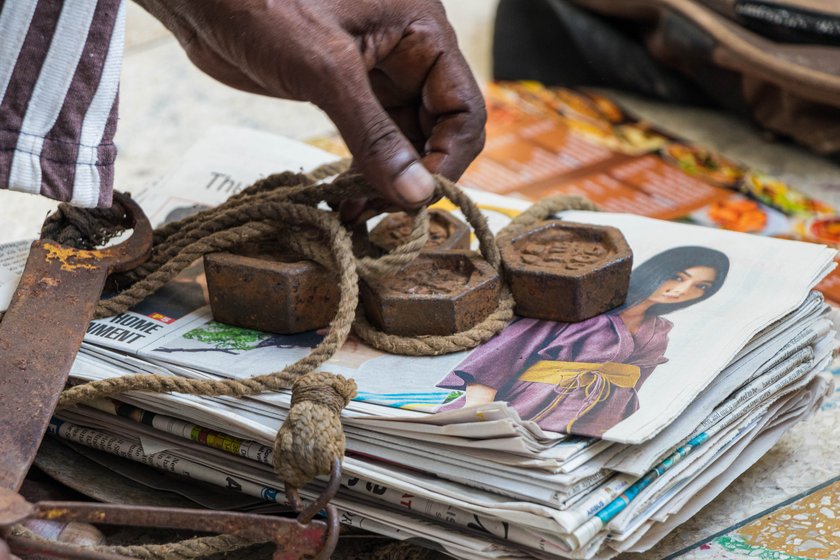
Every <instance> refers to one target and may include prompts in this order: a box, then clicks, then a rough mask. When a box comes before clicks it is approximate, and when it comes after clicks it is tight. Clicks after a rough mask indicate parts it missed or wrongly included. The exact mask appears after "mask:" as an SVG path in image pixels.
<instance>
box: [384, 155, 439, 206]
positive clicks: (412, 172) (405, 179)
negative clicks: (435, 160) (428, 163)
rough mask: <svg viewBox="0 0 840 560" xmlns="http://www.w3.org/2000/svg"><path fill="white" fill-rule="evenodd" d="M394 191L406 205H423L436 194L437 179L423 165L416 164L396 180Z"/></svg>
mask: <svg viewBox="0 0 840 560" xmlns="http://www.w3.org/2000/svg"><path fill="white" fill-rule="evenodd" d="M394 189H395V190H396V192H397V196H399V197H400V198H401V199H402V200H403V201H404V202H405V203H406V204H409V205H411V206H417V205H419V204H423V203H424V202H426V201H427V200H429V199H430V198H432V195H434V193H435V179H434V177H432V174H431V173H429V172H428V171H427V170H426V168H425V167H423V164H422V163H420V162H414V163H412V164H411V165H409V166H408V167H407V168H406V169H405V171H403V172H402V173H400V175H399V176H398V177H397V178H396V180H394Z"/></svg>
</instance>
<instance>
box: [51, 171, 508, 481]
mask: <svg viewBox="0 0 840 560" xmlns="http://www.w3.org/2000/svg"><path fill="white" fill-rule="evenodd" d="M340 169H341V168H339V167H332V168H330V169H328V170H323V171H321V170H319V171H318V172H316V173H314V174H310V175H309V176H307V175H301V174H293V173H281V174H278V175H272V176H270V177H267V178H266V179H263V180H261V181H259V182H257V183H255V184H254V185H252V186H251V187H249V188H247V189H245V190H244V191H242V192H241V193H239V194H238V195H236V196H234V197H232V198H231V199H230V200H228V201H227V202H225V203H224V204H222V205H221V206H219V207H217V208H214V209H211V210H206V211H204V212H201V213H199V214H197V215H196V216H193V217H190V218H187V219H185V220H182V221H181V222H178V223H177V224H175V225H168V226H164V227H163V228H159V229H158V230H157V231H156V232H155V248H154V252H153V254H152V257H151V259H150V260H149V261H148V262H147V263H146V264H145V265H144V266H143V267H141V268H140V269H137V270H135V271H133V272H132V273H131V275H129V276H127V277H124V279H123V280H124V281H127V282H129V283H130V287H128V288H127V289H125V290H123V291H122V292H121V293H119V294H118V295H116V296H115V297H113V298H110V299H107V300H103V301H101V302H100V303H99V305H98V306H97V311H96V315H97V317H105V316H111V315H115V314H118V313H122V312H124V311H126V310H127V309H129V308H130V307H132V306H133V305H135V304H136V303H138V302H139V301H141V300H143V299H144V298H146V297H148V296H149V295H150V294H152V293H154V292H155V291H156V290H158V289H160V288H161V287H163V286H164V285H165V284H167V283H168V282H169V281H170V280H171V279H172V278H174V277H175V276H176V275H177V274H178V273H180V272H181V271H182V270H184V269H185V268H186V267H187V266H189V265H190V264H191V263H192V262H194V261H195V260H196V259H197V258H199V257H201V256H202V255H205V254H207V253H210V252H215V251H225V250H230V249H232V248H234V247H236V246H240V245H242V244H245V243H249V242H255V241H265V240H276V242H277V243H278V244H281V245H283V246H286V247H289V248H291V249H292V250H294V251H295V252H297V253H300V254H301V255H302V256H304V257H306V258H310V259H312V260H315V261H316V262H319V263H321V264H323V265H324V266H327V267H328V268H330V269H333V270H335V271H336V272H337V273H338V275H339V288H340V294H341V297H340V302H339V306H338V312H337V314H336V316H335V318H334V319H333V321H332V322H331V323H330V328H329V333H328V334H327V336H326V337H325V338H324V339H323V340H322V341H321V342H320V343H319V344H318V345H317V346H316V347H315V348H313V349H312V351H311V352H310V354H309V355H308V356H306V357H305V358H302V359H301V360H299V361H297V362H295V363H294V364H291V365H289V366H287V367H286V368H284V369H283V370H281V371H278V372H275V373H270V374H266V375H260V376H256V377H251V378H246V379H226V380H218V381H207V380H196V379H187V378H183V377H164V376H157V375H151V374H140V375H131V376H123V377H117V378H112V379H107V380H103V381H97V382H92V383H86V384H83V385H78V386H76V387H72V388H70V389H67V390H66V391H65V392H64V393H63V394H62V395H61V398H60V399H59V404H58V407H59V408H66V407H69V406H73V405H75V404H79V403H82V402H87V401H90V400H93V399H98V398H104V397H109V396H114V395H118V394H120V393H125V392H128V391H144V392H180V393H189V394H195V395H203V396H219V395H225V396H244V395H250V394H255V393H260V392H265V391H277V390H281V389H291V390H292V404H291V408H290V412H289V415H288V417H287V419H286V421H285V422H284V423H283V426H282V427H281V429H280V431H279V432H278V434H277V438H276V440H275V449H274V450H275V453H274V460H275V465H274V466H275V469H276V471H277V473H278V475H279V476H280V477H281V478H282V479H283V480H284V481H286V482H287V483H289V484H290V485H292V486H295V487H299V486H301V485H303V484H305V483H306V482H308V481H309V480H311V479H312V478H313V477H314V476H317V475H319V474H326V473H328V472H329V470H330V467H331V465H332V463H333V461H334V460H335V459H336V458H340V457H342V456H343V452H344V445H345V440H344V435H343V432H342V430H341V423H340V412H341V409H343V408H344V407H345V406H346V405H347V403H348V402H349V401H350V399H352V398H353V396H354V395H355V391H356V386H355V383H354V382H353V381H352V380H348V379H345V378H344V377H341V376H336V375H331V374H327V373H323V372H315V370H316V369H317V368H318V367H319V366H320V365H321V364H323V363H324V362H325V361H326V360H328V359H329V358H330V357H331V356H332V355H333V354H335V352H336V351H337V350H338V349H339V348H340V347H341V346H342V345H343V344H344V342H345V340H346V338H347V336H348V334H349V332H350V329H351V328H354V330H355V332H356V333H357V335H358V336H359V337H361V338H362V339H364V340H365V341H367V342H368V343H369V344H372V345H373V346H375V347H377V348H380V349H382V350H385V351H387V352H392V353H399V354H407V355H438V354H443V353H447V352H455V351H460V350H464V349H468V348H473V347H475V346H476V345H478V344H480V343H481V342H483V341H485V340H487V339H489V338H490V337H492V336H493V335H494V334H496V333H497V332H498V331H499V330H501V329H502V328H504V326H505V325H506V324H507V322H508V321H510V319H511V318H512V317H513V299H512V297H511V296H510V293H509V292H508V291H507V290H506V289H505V290H503V296H502V298H501V301H500V303H499V306H498V309H497V310H496V311H495V312H494V313H492V314H491V315H490V316H489V317H487V318H486V319H485V320H484V321H483V322H482V323H480V324H479V325H476V326H475V327H474V328H472V329H469V330H468V331H465V332H462V333H455V334H453V335H450V336H428V337H397V336H391V335H386V334H384V333H381V332H380V331H378V330H376V329H375V328H374V327H372V326H371V325H370V324H369V323H368V322H367V321H366V320H365V319H364V316H363V315H362V314H360V313H359V314H357V307H358V299H359V298H358V275H359V274H362V275H363V276H365V277H379V276H384V275H388V274H394V273H396V272H398V271H399V270H400V269H402V268H403V267H404V266H405V265H406V264H408V263H410V262H411V261H413V260H414V259H415V258H416V257H417V255H418V254H419V253H420V250H421V249H422V247H423V246H424V245H425V244H426V241H427V239H428V213H427V212H426V211H425V210H422V211H420V212H418V213H417V215H416V216H415V219H414V223H413V227H412V231H411V234H410V235H409V236H408V238H407V239H406V241H405V242H404V243H403V244H402V245H400V246H399V247H397V248H396V249H394V250H393V251H391V252H390V253H389V254H387V255H385V256H383V257H381V258H379V259H373V258H369V257H364V258H361V259H356V258H355V256H354V255H353V253H352V244H351V240H350V237H349V235H348V233H347V230H346V229H344V227H342V225H341V224H340V222H339V221H338V219H337V218H336V217H335V215H334V214H332V213H329V212H324V211H322V210H319V209H317V208H315V207H314V206H315V205H316V204H317V203H319V202H320V201H322V200H328V201H332V202H336V201H338V200H341V199H343V198H345V197H348V196H361V195H364V194H366V193H367V194H370V191H369V187H368V186H367V184H366V183H365V182H364V180H363V179H362V177H361V176H360V175H358V174H349V173H347V174H345V175H343V176H341V177H339V178H338V179H337V180H336V181H334V182H333V183H331V184H315V183H313V177H314V178H318V177H323V176H327V175H328V174H329V175H331V174H334V173H335V172H336V171H339V170H340ZM438 189H439V194H440V195H441V196H446V197H447V198H449V199H450V200H451V201H452V202H453V203H454V204H456V205H457V206H458V207H460V208H461V209H462V212H463V213H464V215H465V217H466V219H467V221H468V222H469V223H470V224H471V225H472V226H473V227H474V228H475V231H476V235H477V236H478V239H479V245H480V248H481V252H482V254H483V255H484V257H485V258H486V259H487V261H488V262H489V263H490V264H491V265H492V266H493V267H494V268H496V269H497V270H498V271H501V260H500V258H499V253H498V249H497V247H496V244H495V239H494V237H493V235H492V233H491V232H490V230H489V228H488V226H487V223H486V220H485V219H484V217H483V215H482V214H481V212H480V211H479V209H478V208H477V207H476V206H475V205H474V204H473V203H472V201H471V200H470V199H469V198H468V197H467V196H466V195H464V194H463V192H462V191H461V190H460V189H459V188H458V187H457V186H455V185H454V184H452V183H451V182H449V181H447V180H446V179H442V178H438ZM57 221H58V220H51V223H50V230H49V232H50V233H52V234H60V233H61V231H62V230H60V228H58V226H57V225H56V222H57ZM75 221H78V216H76V220H75ZM103 221H104V220H103ZM115 221H118V220H116V219H115V218H111V219H110V222H115ZM110 222H109V223H110ZM103 227H104V226H103V225H102V224H99V225H96V226H93V225H91V224H87V225H85V226H84V227H83V228H78V227H77V228H76V229H77V230H84V231H99V230H101V229H103ZM301 228H308V229H301ZM313 229H314V230H315V232H314V233H313V231H312V230H313ZM45 233H46V232H45ZM354 323H355V324H354Z"/></svg>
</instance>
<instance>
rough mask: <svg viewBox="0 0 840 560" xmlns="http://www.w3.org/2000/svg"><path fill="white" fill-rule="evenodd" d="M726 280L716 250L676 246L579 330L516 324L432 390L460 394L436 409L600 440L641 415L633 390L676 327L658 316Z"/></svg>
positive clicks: (637, 273)
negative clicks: (474, 410) (498, 416)
mask: <svg viewBox="0 0 840 560" xmlns="http://www.w3.org/2000/svg"><path fill="white" fill-rule="evenodd" d="M728 272H729V258H728V257H727V256H726V255H725V254H723V253H722V252H720V251H717V250H715V249H710V248H707V247H694V246H685V247H675V248H673V249H669V250H667V251H663V252H662V253H659V254H657V255H655V256H653V257H651V258H650V259H648V260H647V261H645V262H644V263H642V264H641V265H639V266H638V267H637V268H636V269H635V270H633V273H632V276H631V279H630V287H629V291H628V295H627V300H626V301H625V303H624V305H623V306H622V307H620V308H618V309H615V310H613V311H610V312H608V313H604V314H602V315H599V316H596V317H593V318H591V319H588V320H586V321H582V322H580V323H555V322H552V321H542V320H538V319H518V320H516V321H514V322H513V323H511V324H510V325H509V326H508V327H507V328H506V329H505V330H503V331H502V332H501V333H500V334H499V335H498V336H496V337H495V338H493V339H491V340H490V341H488V342H486V343H485V344H483V345H482V346H480V347H479V348H478V349H476V350H475V351H474V352H472V353H471V354H470V355H469V356H468V357H467V358H466V359H465V360H464V361H463V362H461V363H460V364H458V366H457V367H455V368H454V369H453V371H452V372H450V373H449V374H448V375H447V376H446V377H445V378H444V379H443V380H442V381H440V382H439V383H438V384H437V387H440V388H444V389H456V390H460V391H464V393H463V394H462V395H461V396H460V397H459V398H457V399H455V400H454V401H451V402H449V403H447V404H445V405H443V406H441V407H439V408H438V409H437V410H438V411H442V410H452V409H457V408H462V407H464V406H474V405H479V404H484V403H489V402H493V401H504V402H507V403H508V404H509V405H510V406H512V407H513V408H514V409H515V410H516V411H517V412H518V413H519V415H520V417H522V419H523V420H532V421H534V422H536V423H537V424H538V425H539V426H540V427H541V428H543V429H545V430H550V431H553V432H563V433H569V434H575V435H580V436H592V437H600V436H602V435H603V434H604V432H606V431H607V430H609V429H610V428H612V427H613V426H615V425H616V424H618V423H619V422H621V421H622V420H624V419H625V418H627V417H628V416H630V415H631V414H633V413H634V412H635V411H636V410H638V408H639V400H638V394H637V392H638V390H639V389H640V387H641V386H642V384H643V383H644V382H645V380H647V378H648V377H649V376H650V375H651V373H652V372H653V370H654V369H656V367H657V366H658V365H660V364H663V363H665V362H666V361H667V358H666V357H665V353H666V351H667V348H668V333H669V332H670V330H671V328H672V327H673V326H674V324H673V323H672V322H671V321H669V320H668V319H666V318H665V317H663V316H664V315H666V314H668V313H672V312H674V311H677V310H679V309H684V308H686V307H688V306H691V305H697V304H699V303H700V302H702V301H704V300H706V299H709V298H710V297H712V296H713V295H714V294H715V293H717V291H718V290H720V288H721V286H722V285H723V283H724V281H725V280H726V275H727V274H728ZM561 297H562V296H561Z"/></svg>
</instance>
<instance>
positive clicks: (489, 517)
mask: <svg viewBox="0 0 840 560" xmlns="http://www.w3.org/2000/svg"><path fill="white" fill-rule="evenodd" d="M332 157H333V156H330V155H329V154H326V153H325V152H321V151H320V150H317V149H315V148H312V147H310V146H306V145H302V144H298V143H295V142H291V141H289V140H285V139H282V138H277V137H274V136H269V135H266V134H264V133H257V132H252V131H243V130H239V129H223V130H217V131H216V132H215V133H213V134H211V135H210V136H208V137H207V138H206V139H205V141H203V142H202V143H200V144H198V145H197V146H196V147H195V148H194V149H193V150H192V151H191V152H190V153H188V154H187V156H186V157H185V159H184V160H183V162H182V164H181V165H180V166H179V167H178V168H177V169H175V170H174V171H173V172H171V173H170V174H169V175H167V176H166V177H164V178H163V179H162V180H161V181H160V182H158V183H157V184H156V185H152V186H150V187H149V188H147V189H146V190H145V191H143V192H141V193H137V194H136V195H135V196H136V199H137V200H138V201H139V202H140V203H141V205H142V206H143V207H144V208H145V209H146V211H147V212H148V213H149V215H150V217H151V219H152V221H153V223H155V225H159V224H161V223H164V222H166V221H168V220H173V219H178V218H180V217H182V216H184V215H185V214H186V213H189V212H190V211H193V210H194V208H195V207H200V208H203V207H207V206H212V205H214V204H218V203H219V202H221V201H222V200H224V199H225V198H227V196H229V195H231V194H233V193H234V192H236V191H237V190H239V189H241V188H242V187H244V186H246V185H247V184H249V183H250V182H252V181H253V180H255V179H257V178H259V177H260V176H261V175H264V174H267V173H269V172H272V171H275V170H277V168H278V166H281V167H282V166H283V164H284V163H285V164H286V167H287V168H299V166H302V167H304V168H311V167H314V166H316V165H318V164H320V163H323V162H325V161H329V160H330V159H331V158H332ZM470 194H471V195H473V196H474V199H475V200H476V201H477V202H478V203H479V205H480V206H481V207H482V209H483V210H484V211H485V213H486V214H487V216H488V219H489V221H490V224H491V227H493V228H494V229H498V228H500V227H502V226H503V225H504V224H505V223H507V221H508V220H509V219H510V216H512V215H515V214H516V213H517V212H518V211H521V210H523V209H524V208H526V207H527V206H528V203H525V202H522V201H519V200H515V199H508V198H504V197H500V196H496V195H489V194H487V193H481V192H471V193H470ZM560 218H561V219H564V220H570V221H575V222H585V223H593V224H607V225H612V226H615V227H618V228H619V229H620V230H621V231H622V232H623V234H624V236H625V237H626V238H627V240H628V242H629V244H630V246H631V247H632V249H633V251H634V262H635V264H634V271H633V276H632V280H631V289H630V294H629V296H628V300H627V303H626V304H625V305H624V306H623V307H622V308H620V309H618V310H615V311H612V312H609V313H606V314H604V315H601V316H598V317H595V318H593V319H590V320H588V321H584V322H582V323H576V324H558V323H552V322H547V321H538V320H532V319H519V320H516V321H514V322H513V323H512V324H511V325H510V326H508V327H507V328H506V329H505V330H504V331H503V332H502V333H501V334H499V335H497V336H496V337H495V338H493V339H492V340H491V341H489V342H487V343H485V344H484V345H482V346H480V347H479V348H477V349H475V350H473V351H469V352H461V353H458V354H450V355H445V356H437V357H428V358H417V357H404V356H397V355H389V354H384V353H382V352H379V351H377V350H374V349H372V348H369V347H367V346H365V345H364V344H362V343H360V342H358V341H355V340H350V341H348V342H347V344H346V345H345V346H344V347H343V348H342V349H341V350H340V351H339V353H338V354H337V355H336V356H335V357H334V358H333V359H331V360H330V361H329V362H327V363H326V364H325V365H324V366H323V368H322V369H323V370H325V371H330V372H333V373H337V374H341V375H344V376H347V377H352V378H353V379H355V380H356V382H357V384H358V387H359V394H358V397H357V398H356V399H355V400H354V401H353V402H351V403H350V405H349V406H348V407H347V409H346V410H345V411H344V413H343V417H342V418H343V422H344V427H345V432H346V436H347V457H346V459H345V462H344V479H343V484H342V488H341V490H340V492H339V494H338V495H337V496H336V498H335V500H334V502H333V503H334V504H335V505H336V506H337V507H338V508H339V510H340V511H341V513H342V521H343V522H345V523H347V524H350V525H354V526H357V527H362V528H364V529H367V530H370V531H373V532H377V533H381V534H383V535H387V536H390V537H393V538H396V539H416V540H417V541H418V542H422V543H424V544H428V545H429V546H436V547H438V548H440V549H442V550H443V551H445V552H447V553H449V554H451V555H452V556H455V557H458V558H527V557H538V558H556V557H562V558H610V557H612V556H615V555H616V554H618V553H619V552H622V551H642V550H646V549H648V548H650V547H651V546H652V545H653V544H655V543H656V542H657V541H659V540H660V539H661V538H662V537H663V536H664V535H665V534H667V533H668V532H669V531H671V530H673V529H674V528H675V527H677V526H678V525H679V524H680V523H682V522H683V521H685V520H686V519H688V518H689V517H690V516H692V515H693V514H694V513H696V512H697V511H698V510H699V509H700V508H701V507H703V506H704V505H705V504H707V503H708V502H709V501H710V500H712V499H713V498H714V497H715V496H716V495H718V494H719V493H720V492H721V491H722V490H723V489H724V488H725V487H726V486H727V485H728V484H729V483H730V482H732V481H733V480H734V479H735V478H736V477H737V476H738V475H739V474H740V473H742V472H743V471H745V470H746V469H747V468H748V467H749V466H750V465H751V464H753V463H754V462H755V461H756V460H758V458H760V457H761V456H762V455H763V454H764V453H765V452H766V451H767V450H768V449H769V448H770V447H771V446H772V445H773V444H774V443H775V442H776V441H777V440H778V439H779V437H781V435H782V434H783V433H784V432H785V431H786V430H787V429H788V428H789V427H790V426H791V425H793V424H794V423H796V422H798V421H801V420H803V419H804V418H807V417H808V416H809V415H810V414H812V413H813V412H814V411H815V410H817V409H818V407H819V404H820V402H821V400H822V399H823V398H824V397H825V396H826V394H827V393H828V392H829V391H830V390H831V383H832V382H831V378H830V377H829V376H827V375H825V374H823V373H821V372H822V371H823V370H824V369H825V368H826V366H827V364H828V363H829V361H830V359H831V357H832V353H833V351H834V349H835V347H836V343H835V334H836V333H835V325H834V323H833V322H832V320H831V318H830V315H831V312H830V308H829V307H828V306H827V305H826V304H825V302H824V301H823V299H822V297H821V296H820V295H819V294H818V293H817V292H814V291H812V288H813V287H814V285H815V284H816V283H817V282H818V281H819V280H820V279H821V278H822V277H823V276H824V275H825V274H826V273H827V272H828V271H829V270H830V269H831V268H832V267H833V266H834V265H833V257H834V254H835V251H833V250H830V249H828V248H826V247H824V246H820V245H814V244H803V243H798V242H793V241H784V240H776V239H767V238H760V237H753V236H748V235H744V234H737V233H732V232H725V231H719V230H712V229H705V228H701V227H698V226H690V225H684V224H677V223H670V222H661V221H656V220H651V219H648V218H642V217H637V216H630V215H622V214H607V213H587V212H568V213H564V214H562V215H561V216H560ZM25 249H26V245H25V244H18V245H14V246H7V247H5V249H4V253H3V254H2V257H3V260H2V261H0V262H2V263H5V264H7V265H9V266H7V268H11V269H14V268H15V266H17V265H12V264H11V263H15V262H19V260H20V255H22V254H23V253H24V251H25ZM15 255H18V256H17V257H15ZM7 272H8V271H7ZM12 272H14V270H12ZM11 285H13V283H7V284H6V288H8V287H9V286H11ZM0 289H2V285H0ZM558 297H562V294H558ZM206 301H207V295H206V283H205V282H204V277H203V271H202V269H201V266H200V263H197V264H196V265H194V266H192V267H190V269H188V270H187V271H185V272H184V273H183V274H182V275H181V276H179V277H178V278H177V279H176V280H175V281H174V282H172V283H171V284H170V285H169V286H167V287H166V288H164V289H163V290H162V291H161V292H159V293H158V294H156V295H155V296H153V297H151V298H149V299H148V300H147V301H145V302H143V303H142V304H141V305H139V306H138V307H137V308H135V309H134V310H133V311H131V312H127V313H124V314H122V315H119V316H116V317H111V318H107V319H103V320H99V321H95V322H93V323H92V324H91V325H90V327H89V329H88V333H87V336H86V338H85V343H84V346H83V348H82V352H81V353H80V355H79V357H78V359H77V360H76V363H75V365H74V367H73V371H72V375H73V376H74V377H76V378H78V379H79V380H96V379H104V378H109V377H114V376H119V375H127V374H132V373H143V372H150V373H157V374H161V375H177V376H185V377H190V378H196V379H221V378H232V377H233V378H236V377H246V376H252V375H255V374H262V373H268V372H271V371H276V370H279V369H281V368H282V367H283V366H284V365H286V364H289V363H291V362H293V361H295V360H298V359H299V358H301V357H302V356H304V355H306V354H307V353H308V352H309V350H310V348H311V347H312V346H314V345H315V344H317V343H318V342H319V341H320V340H321V337H322V336H323V333H321V332H310V333H304V334H299V335H291V336H283V335H272V334H268V333H261V332H256V331H251V330H246V329H240V328H235V327H231V326H228V325H223V324H220V323H216V322H214V321H213V320H212V316H211V314H210V310H209V308H208V307H207V306H206ZM289 397H290V396H289V394H286V393H276V394H264V395H258V396H254V397H250V398H244V399H231V398H206V397H194V396H189V395H179V394H163V395H154V394H142V393H132V394H127V395H124V396H122V397H120V399H119V400H118V401H113V400H109V401H101V402H98V403H96V404H95V405H91V406H80V407H77V408H74V409H70V410H66V411H62V412H61V413H60V414H59V415H58V416H57V417H56V418H55V419H54V421H53V423H52V426H51V432H52V433H53V435H55V436H57V437H59V438H62V439H64V440H67V441H70V442H75V443H76V444H81V445H83V446H87V447H90V448H95V449H97V450H100V451H105V452H108V453H111V454H114V455H118V456H121V457H124V458H127V459H131V460H134V461H139V462H142V463H145V464H147V465H149V466H151V467H154V468H157V469H161V470H164V471H168V472H171V473H176V474H179V475H183V476H185V477H190V478H192V479H196V480H200V481H204V482H209V483H212V484H217V485H219V486H222V487H226V488H231V489H232V491H236V492H240V493H243V494H248V495H252V496H255V497H258V498H260V499H263V500H266V501H267V502H276V503H282V502H283V500H284V495H283V492H282V491H280V489H282V482H281V481H280V480H278V479H277V478H276V476H275V475H274V474H273V470H272V467H271V464H272V449H271V445H272V442H273V440H274V436H275V434H276V431H277V430H278V428H279V427H280V425H281V423H282V422H283V420H284V418H285V416H286V414H287V412H288V409H289V405H290V398H289ZM322 485H323V483H320V482H316V483H313V484H312V485H310V486H308V487H306V488H305V489H304V493H303V494H304V496H305V497H309V498H312V497H313V496H314V495H316V494H317V493H318V491H319V489H320V488H321V487H322Z"/></svg>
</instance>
